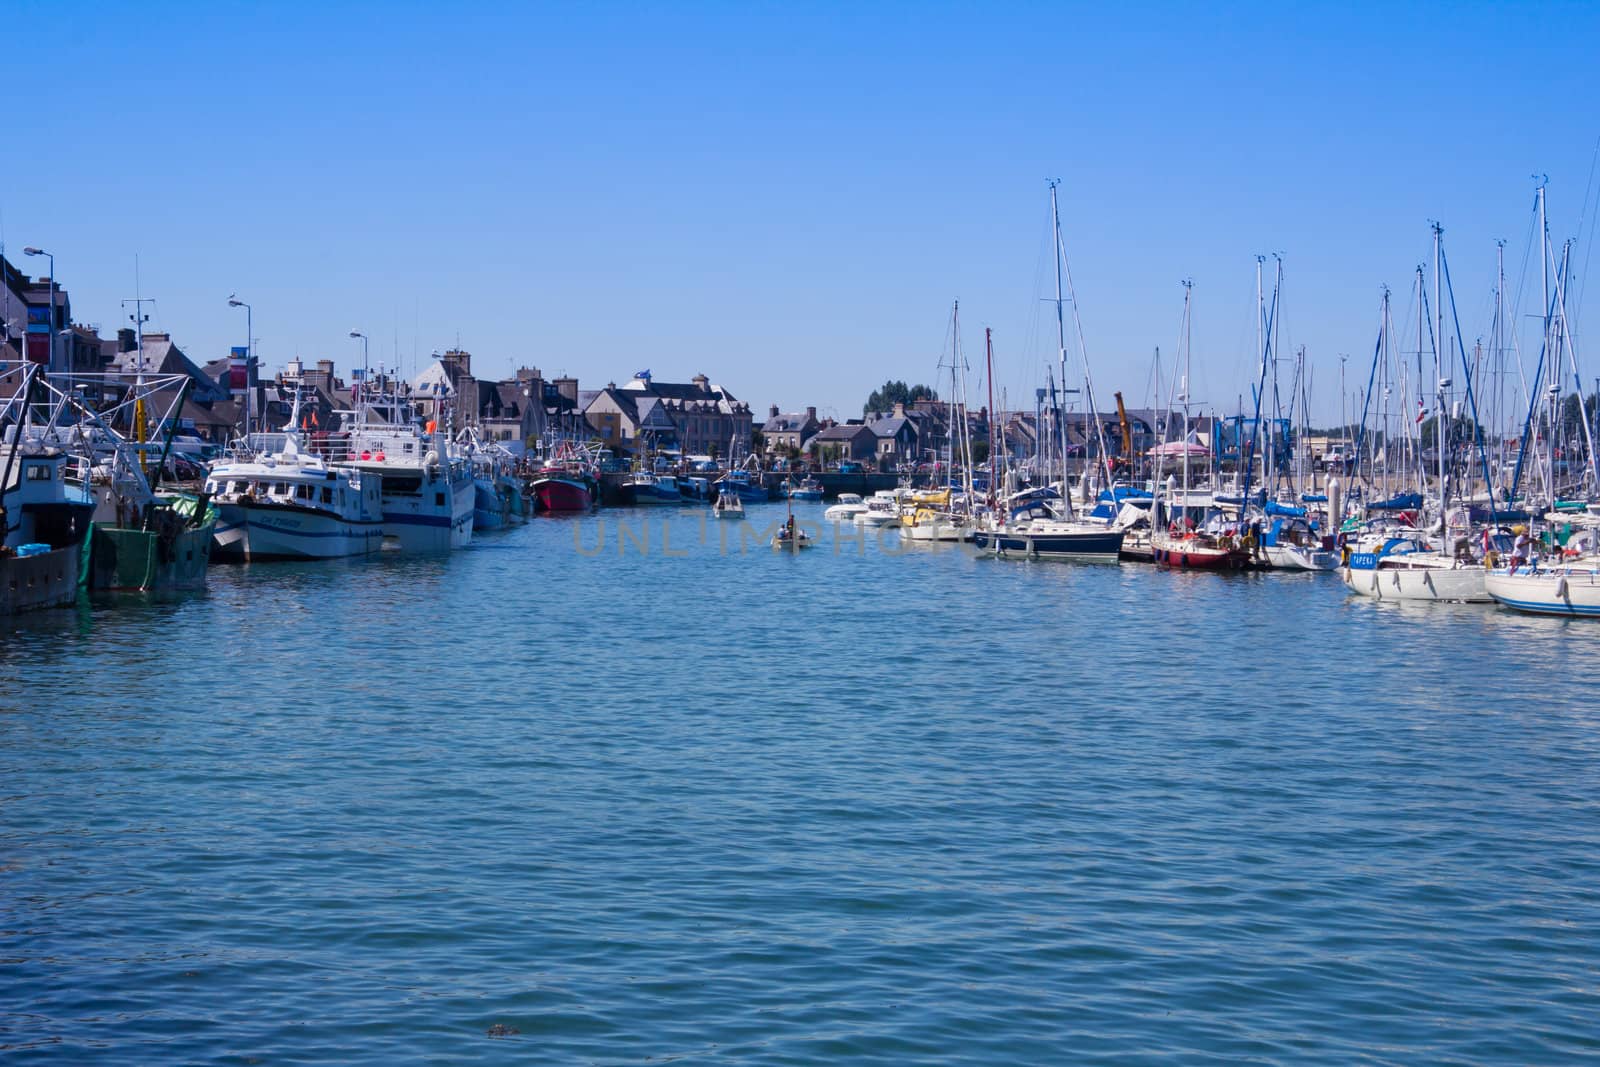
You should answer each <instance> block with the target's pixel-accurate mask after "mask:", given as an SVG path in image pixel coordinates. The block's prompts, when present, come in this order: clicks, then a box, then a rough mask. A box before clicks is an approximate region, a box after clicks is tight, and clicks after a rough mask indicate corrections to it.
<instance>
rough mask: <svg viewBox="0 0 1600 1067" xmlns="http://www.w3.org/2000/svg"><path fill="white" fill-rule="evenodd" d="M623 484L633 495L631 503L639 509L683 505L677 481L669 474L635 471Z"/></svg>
mask: <svg viewBox="0 0 1600 1067" xmlns="http://www.w3.org/2000/svg"><path fill="white" fill-rule="evenodd" d="M624 484H625V485H626V487H627V490H628V491H629V492H631V493H632V494H633V502H634V503H635V504H636V505H638V506H640V507H652V506H657V505H661V504H674V505H676V504H681V503H683V493H682V492H681V491H680V490H679V488H678V481H677V479H676V478H674V477H673V476H672V475H670V474H651V473H650V472H649V471H637V472H635V473H634V474H633V475H631V476H630V477H629V478H628V480H627V482H626V483H624Z"/></svg>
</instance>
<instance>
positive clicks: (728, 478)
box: [714, 467, 769, 504]
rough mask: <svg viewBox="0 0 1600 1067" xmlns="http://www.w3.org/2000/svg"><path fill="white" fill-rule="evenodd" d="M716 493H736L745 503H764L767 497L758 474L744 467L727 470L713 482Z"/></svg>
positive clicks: (719, 494)
mask: <svg viewBox="0 0 1600 1067" xmlns="http://www.w3.org/2000/svg"><path fill="white" fill-rule="evenodd" d="M714 488H715V489H716V491H717V495H718V496H721V495H723V494H724V493H736V494H738V496H739V499H740V500H743V501H744V502H745V503H746V504H764V503H766V502H767V500H768V499H769V497H768V495H767V489H766V486H764V485H762V484H761V480H760V476H759V475H758V474H756V473H755V472H752V471H750V470H748V469H746V468H744V467H736V468H734V469H733V470H730V471H728V472H727V473H726V474H724V475H723V476H722V477H721V478H718V479H717V480H716V482H715V483H714Z"/></svg>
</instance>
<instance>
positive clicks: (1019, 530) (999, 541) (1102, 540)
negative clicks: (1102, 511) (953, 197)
mask: <svg viewBox="0 0 1600 1067" xmlns="http://www.w3.org/2000/svg"><path fill="white" fill-rule="evenodd" d="M1058 184H1059V183H1058V182H1055V181H1052V182H1051V183H1050V217H1051V224H1052V229H1053V231H1054V234H1055V255H1056V299H1055V304H1056V357H1057V360H1058V362H1059V365H1060V369H1061V380H1062V382H1063V383H1065V382H1066V380H1067V338H1066V320H1065V317H1064V314H1063V303H1064V298H1063V292H1062V285H1061V282H1062V269H1063V267H1064V265H1065V261H1066V257H1065V254H1064V252H1063V251H1062V246H1061V212H1060V207H1059V205H1058V203H1057V199H1056V187H1057V185H1058ZM1073 307H1074V315H1075V316H1076V307H1077V301H1076V298H1074V300H1073ZM1078 332H1079V342H1080V347H1081V343H1082V339H1083V337H1082V324H1081V323H1079V324H1078ZM1084 372H1085V376H1086V377H1085V380H1086V382H1087V373H1088V364H1087V360H1085V365H1084ZM1089 398H1090V399H1089V406H1090V409H1091V415H1092V414H1093V407H1094V400H1093V391H1092V390H1091V391H1090V393H1089ZM1054 411H1055V415H1056V420H1055V423H1056V428H1057V431H1058V436H1059V438H1060V441H1059V444H1060V448H1061V455H1060V458H1061V481H1060V491H1059V492H1058V493H1057V494H1056V500H1055V502H1054V504H1049V503H1043V504H1042V503H1040V502H1039V501H1032V502H1030V503H1029V504H1028V505H1027V506H1025V507H1022V508H1016V509H1012V508H1005V509H1001V510H999V511H997V512H995V513H993V514H992V515H991V516H990V517H989V521H988V522H986V523H985V524H983V525H982V526H980V527H978V528H977V529H974V530H973V533H972V543H973V546H974V547H975V548H976V549H977V550H978V552H979V553H980V554H981V555H985V556H993V557H995V558H999V559H1008V558H1021V559H1060V560H1071V561H1075V562H1084V563H1116V562H1117V561H1118V559H1119V558H1120V557H1121V553H1122V540H1123V537H1124V535H1125V531H1124V530H1122V529H1120V528H1118V527H1115V526H1108V525H1105V524H1102V523H1095V522H1084V521H1081V520H1079V519H1078V517H1077V515H1076V513H1075V512H1074V511H1073V507H1072V496H1071V493H1070V492H1069V489H1068V485H1067V457H1068V453H1069V450H1070V443H1069V442H1068V440H1067V431H1066V423H1065V420H1064V419H1062V418H1061V408H1060V406H1059V405H1058V406H1056V407H1055V408H1054ZM1091 421H1094V420H1092V419H1091ZM1102 451H1103V450H1102ZM1057 508H1059V510H1057Z"/></svg>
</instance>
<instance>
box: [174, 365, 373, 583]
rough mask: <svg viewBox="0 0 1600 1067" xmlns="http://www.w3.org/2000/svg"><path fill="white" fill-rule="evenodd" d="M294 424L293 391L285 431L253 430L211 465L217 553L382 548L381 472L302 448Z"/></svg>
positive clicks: (274, 554)
mask: <svg viewBox="0 0 1600 1067" xmlns="http://www.w3.org/2000/svg"><path fill="white" fill-rule="evenodd" d="M298 427H299V398H298V397H296V401H295V407H294V409H293V411H292V413H291V417H290V419H289V423H288V426H287V427H286V429H285V430H284V432H283V433H281V434H267V433H258V434H251V435H249V436H248V437H247V438H246V439H245V440H244V441H243V442H240V443H239V444H238V445H237V446H236V447H235V449H234V453H233V456H232V458H225V459H224V460H223V461H221V462H219V463H217V464H215V465H213V466H212V468H211V471H210V473H209V474H208V475H207V476H206V482H205V491H206V492H207V493H208V494H210V496H211V499H212V501H213V502H214V503H215V505H216V508H217V511H218V514H219V518H218V521H217V525H216V530H215V533H214V535H213V536H214V539H215V543H216V548H215V556H216V558H218V559H223V560H247V561H252V562H255V561H265V560H300V559H341V558H344V557H346V556H363V555H366V554H368V553H371V552H376V551H378V550H379V549H380V548H382V547H383V538H384V502H383V479H382V477H381V476H380V474H379V473H377V472H376V471H373V470H367V469H363V468H360V467H354V466H341V465H338V464H334V463H331V462H329V459H328V457H326V456H322V455H318V454H317V453H315V452H311V451H307V450H306V448H305V442H304V440H303V439H302V437H301V434H300V430H299V428H298ZM380 455H383V456H384V460H387V455H386V454H383V453H381V452H380ZM384 460H380V461H379V462H383V461H384ZM369 461H370V455H369Z"/></svg>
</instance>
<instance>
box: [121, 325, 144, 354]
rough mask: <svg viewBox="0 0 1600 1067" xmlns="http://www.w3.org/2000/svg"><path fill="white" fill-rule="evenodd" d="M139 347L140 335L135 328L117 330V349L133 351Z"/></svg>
mask: <svg viewBox="0 0 1600 1067" xmlns="http://www.w3.org/2000/svg"><path fill="white" fill-rule="evenodd" d="M138 347H139V335H138V334H137V333H135V332H134V331H133V330H118V331H117V351H118V352H132V351H133V350H134V349H136V348H138Z"/></svg>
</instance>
